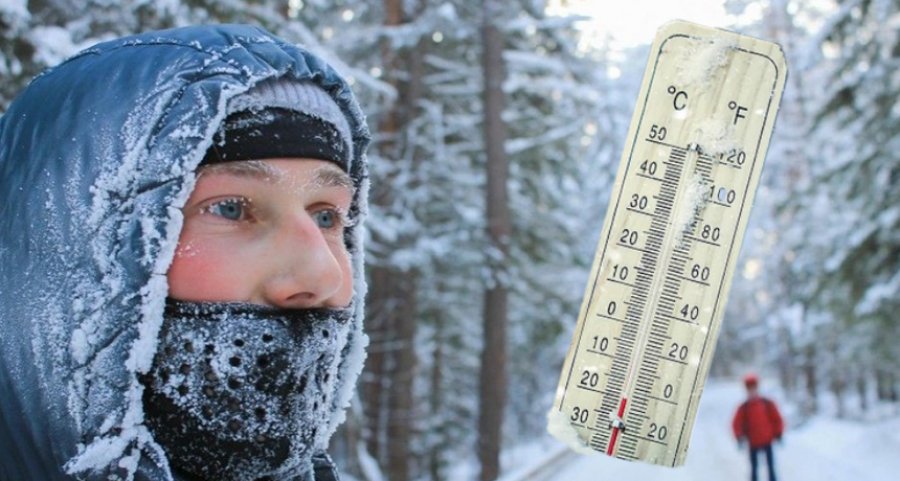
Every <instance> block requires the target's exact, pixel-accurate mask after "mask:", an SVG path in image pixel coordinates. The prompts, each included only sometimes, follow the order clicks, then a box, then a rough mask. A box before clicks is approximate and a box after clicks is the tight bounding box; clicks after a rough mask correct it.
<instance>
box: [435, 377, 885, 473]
mask: <svg viewBox="0 0 900 481" xmlns="http://www.w3.org/2000/svg"><path fill="white" fill-rule="evenodd" d="M763 394H764V395H768V396H770V397H771V398H772V399H774V400H775V401H776V402H777V403H779V405H780V406H781V407H782V410H783V413H784V414H785V417H786V422H787V427H788V430H787V432H786V433H785V435H784V438H783V441H782V442H780V443H776V444H775V446H774V451H775V462H776V470H777V474H778V475H779V478H781V479H787V480H790V481H847V480H866V481H887V480H889V479H896V473H897V472H898V471H900V457H897V455H896V454H897V453H898V452H900V416H898V415H897V414H898V413H896V411H895V412H894V413H893V415H890V413H882V414H881V415H882V416H883V417H884V416H886V417H887V419H881V420H879V419H872V420H837V419H834V418H830V417H827V416H818V417H814V418H810V419H807V420H805V421H804V422H801V421H800V420H798V419H796V417H797V416H796V414H794V412H795V410H794V409H792V406H791V405H789V404H786V403H785V402H784V400H782V399H781V398H780V393H778V392H773V393H767V392H766V390H765V389H763ZM743 396H744V392H743V388H742V387H741V386H740V385H739V383H736V382H723V381H721V380H711V381H709V382H708V383H707V386H706V389H705V390H704V392H703V397H702V398H701V403H700V408H699V410H698V413H697V421H696V424H695V425H694V432H693V435H692V437H691V446H690V448H689V449H688V454H687V460H686V462H685V465H684V466H683V467H680V468H668V467H661V466H654V465H650V464H644V463H636V462H628V461H623V460H619V459H615V458H610V457H607V456H605V455H600V454H596V455H590V456H579V455H576V454H574V453H571V452H569V453H568V454H561V452H560V447H561V446H562V445H561V443H559V442H556V443H554V442H553V441H548V439H539V440H536V441H534V442H529V443H524V444H523V445H522V446H520V447H518V448H516V449H510V450H509V452H508V453H507V454H509V455H510V456H509V457H507V458H505V459H504V464H503V466H504V475H503V476H501V478H500V481H597V480H598V479H635V480H637V479H641V480H649V479H660V480H666V481H696V480H741V479H748V478H749V477H750V472H749V471H750V467H749V460H748V459H747V452H746V451H745V450H742V449H740V448H739V447H738V445H737V443H736V442H735V440H734V438H733V437H732V434H731V419H732V416H733V414H734V410H735V409H736V408H737V406H738V405H739V404H740V403H741V402H742V401H743ZM563 449H565V448H563ZM548 462H549V465H548V464H547V463H548ZM541 468H544V469H541ZM760 469H761V472H760V479H767V478H766V477H765V475H766V473H765V468H764V466H761V467H760ZM460 472H462V471H460ZM463 479H464V478H462V477H453V478H451V481H463Z"/></svg>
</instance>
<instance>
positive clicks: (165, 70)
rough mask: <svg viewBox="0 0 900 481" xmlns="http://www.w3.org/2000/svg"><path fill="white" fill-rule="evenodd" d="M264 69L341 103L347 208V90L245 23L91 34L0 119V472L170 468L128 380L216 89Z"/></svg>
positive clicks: (88, 473) (353, 361) (347, 365)
mask: <svg viewBox="0 0 900 481" xmlns="http://www.w3.org/2000/svg"><path fill="white" fill-rule="evenodd" d="M281 77H285V78H293V79H297V80H311V81H313V82H315V83H316V84H318V85H319V86H321V87H322V88H323V89H324V90H325V91H326V92H328V93H330V94H331V95H332V96H333V98H334V99H335V100H336V102H337V103H338V105H339V106H340V108H341V110H342V111H343V112H344V114H345V116H346V118H347V121H348V123H349V125H350V129H351V135H352V137H353V144H354V145H353V147H354V149H353V150H354V154H353V159H352V161H351V164H350V166H349V170H350V173H351V177H353V179H354V180H355V182H356V184H357V185H356V187H357V189H356V196H357V198H356V199H355V200H354V205H355V208H357V209H359V211H360V212H359V214H358V215H359V216H360V217H361V216H363V215H364V214H365V195H366V190H367V180H366V179H367V176H366V164H365V159H364V152H365V149H366V145H367V144H368V140H369V137H368V131H367V129H366V125H365V121H364V118H363V116H362V114H361V113H360V110H359V107H358V106H357V104H356V101H355V100H354V98H353V96H352V94H351V92H350V89H349V87H348V85H347V84H346V83H345V82H344V80H342V79H341V78H340V76H339V75H338V74H337V73H336V72H335V71H334V70H333V69H332V68H331V67H330V66H328V65H327V64H326V63H325V62H323V61H322V60H321V59H319V58H317V57H316V56H314V55H312V54H310V53H309V52H307V51H305V50H303V49H301V48H298V47H295V46H293V45H290V44H287V43H285V42H283V41H282V40H279V39H278V38H275V37H273V36H272V35H270V34H269V33H267V32H265V31H263V30H261V29H258V28H254V27H248V26H235V25H227V26H203V27H189V28H182V29H173V30H167V31H160V32H153V33H148V34H144V35H138V36H133V37H129V38H124V39H119V40H115V41H110V42H106V43H102V44H100V45H97V46H96V47H93V48H90V49H88V50H86V51H84V52H82V53H80V54H78V55H76V56H75V57H73V58H71V59H69V60H67V61H65V62H64V63H62V64H61V65H59V66H57V67H55V68H53V69H50V70H49V71H47V72H45V73H44V74H42V75H40V76H39V77H37V78H36V79H35V80H33V81H32V83H31V85H30V86H29V87H28V88H27V89H26V90H25V91H23V93H22V94H21V95H20V96H19V97H18V98H17V99H16V100H15V101H14V102H13V103H12V105H11V106H10V107H9V110H8V111H7V112H5V114H4V115H3V116H2V117H0V336H2V338H0V480H2V481H57V480H70V479H90V480H95V479H96V480H100V479H103V480H106V479H122V480H131V479H135V480H171V479H174V478H173V475H172V474H171V472H170V470H169V468H168V463H167V460H166V457H165V453H164V451H163V450H162V449H161V448H160V446H159V445H158V444H157V443H156V442H155V441H154V440H153V437H152V436H151V434H150V432H149V431H148V430H147V429H146V427H145V426H144V424H143V409H142V406H141V392H142V387H141V384H140V383H139V381H138V374H139V373H143V372H146V371H147V370H148V368H149V367H150V365H151V363H152V359H153V355H154V353H155V347H156V336H157V333H158V331H159V327H160V324H161V322H162V312H163V308H164V298H165V296H166V292H167V283H166V276H165V273H166V271H167V270H168V266H169V264H170V262H171V260H172V257H173V253H174V248H175V243H176V241H177V239H178V234H179V230H180V226H181V214H180V208H181V207H182V205H183V204H184V202H185V201H186V199H187V197H188V194H189V193H190V190H191V188H192V187H193V184H194V177H195V174H194V171H195V169H196V167H197V165H198V163H199V162H200V161H201V159H202V157H203V155H204V153H205V152H206V150H207V148H208V147H209V146H210V145H211V142H212V137H213V133H214V132H215V131H216V129H217V128H218V126H219V125H220V123H221V121H222V119H223V118H224V116H225V107H226V103H227V101H228V99H229V98H232V97H234V96H235V95H238V94H241V93H243V92H245V91H247V90H248V89H249V88H250V87H251V86H253V85H254V84H256V83H258V82H261V81H263V80H266V79H271V78H281ZM360 230H361V229H360ZM361 239H362V234H361V232H360V231H359V230H354V231H353V232H351V233H350V234H349V235H348V244H349V247H350V254H351V257H352V262H353V268H354V276H355V278H354V289H355V290H354V292H355V296H356V297H357V299H356V302H355V303H354V306H355V308H356V310H357V312H356V316H355V319H354V320H353V323H352V327H351V329H349V331H348V334H347V339H346V344H345V348H344V353H345V357H344V360H343V361H342V364H341V367H340V373H341V376H340V378H341V385H340V386H339V392H338V395H337V396H336V397H335V399H336V401H335V405H334V406H333V408H334V409H333V412H334V415H333V416H332V418H331V419H326V420H323V425H324V426H323V428H326V429H328V430H329V431H328V432H333V431H334V429H335V428H336V427H337V425H338V424H340V423H341V422H342V421H343V418H344V408H345V406H346V405H347V404H348V402H349V398H350V396H351V393H352V387H353V385H354V384H355V380H356V377H357V375H358V374H359V371H360V369H361V368H362V359H363V357H364V354H363V347H364V344H365V342H366V339H365V335H364V334H363V333H362V309H363V303H362V302H361V300H362V296H363V295H364V293H365V284H364V282H363V277H362V272H363V269H362V262H363V259H362V241H361ZM324 447H325V446H320V448H322V449H324ZM325 470H327V469H325V467H323V468H322V471H325ZM317 471H319V470H317Z"/></svg>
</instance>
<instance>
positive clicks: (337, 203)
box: [167, 159, 353, 308]
mask: <svg viewBox="0 0 900 481" xmlns="http://www.w3.org/2000/svg"><path fill="white" fill-rule="evenodd" d="M352 197H353V185H352V182H351V181H350V178H349V176H348V175H347V174H346V173H345V172H343V171H342V170H341V169H340V168H338V167H337V166H335V165H334V164H333V163H331V162H327V161H322V160H313V159H272V160H261V161H247V162H227V163H222V164H215V165H210V166H206V167H204V168H202V169H201V171H200V173H199V175H198V178H197V184H196V186H195V187H194V190H193V192H192V193H191V196H190V198H189V199H188V201H187V204H186V205H185V206H184V209H183V212H184V225H183V227H182V229H181V235H180V237H179V240H178V246H177V248H176V251H175V258H174V259H173V261H172V265H171V266H170V267H169V272H168V274H167V276H168V280H169V296H170V297H172V298H174V299H179V300H183V301H219V302H226V301H228V302H249V303H254V304H262V305H269V306H274V307H281V308H314V307H346V306H347V305H349V303H350V301H351V298H352V296H353V279H352V271H351V265H350V257H349V254H348V253H347V248H346V246H345V244H344V229H345V228H346V227H348V226H347V225H346V223H347V212H348V210H349V208H350V203H351V201H352Z"/></svg>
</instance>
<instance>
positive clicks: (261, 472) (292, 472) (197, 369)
mask: <svg viewBox="0 0 900 481" xmlns="http://www.w3.org/2000/svg"><path fill="white" fill-rule="evenodd" d="M351 316H352V311H351V310H350V309H304V310H282V309H272V308H268V307H263V306H256V305H249V304H235V303H192V302H181V301H173V300H169V301H168V303H167V306H166V311H165V316H164V320H163V325H162V329H161V332H160V337H159V347H158V349H157V352H156V356H155V358H154V360H153V367H152V368H151V370H150V372H149V373H148V374H147V375H145V376H144V377H143V378H142V383H143V384H144V386H145V388H146V389H145V392H144V410H145V412H146V424H147V426H148V428H149V429H150V431H151V432H152V433H153V435H154V437H155V439H156V440H157V441H158V442H159V443H160V444H161V445H162V446H163V448H164V449H165V451H166V454H167V455H168V456H169V461H170V463H171V465H172V466H173V467H174V468H175V469H176V470H178V471H182V472H185V473H188V474H190V475H194V476H199V477H200V478H202V479H210V480H212V479H215V480H223V481H250V480H255V479H259V478H263V477H268V478H270V479H275V480H280V479H292V478H294V477H296V476H298V475H301V474H303V473H304V472H306V471H307V470H308V469H309V468H310V458H311V457H312V455H313V451H314V450H316V449H317V448H319V447H321V446H323V445H324V444H325V442H327V439H324V438H325V437H326V436H327V435H328V433H327V432H325V431H327V428H326V426H325V425H324V424H325V423H326V421H327V420H328V419H329V418H330V416H331V410H332V406H333V397H334V394H335V389H336V388H335V385H336V377H337V371H338V365H339V364H340V361H341V350H342V348H343V344H344V340H345V339H346V332H347V329H348V326H349V320H350V318H351Z"/></svg>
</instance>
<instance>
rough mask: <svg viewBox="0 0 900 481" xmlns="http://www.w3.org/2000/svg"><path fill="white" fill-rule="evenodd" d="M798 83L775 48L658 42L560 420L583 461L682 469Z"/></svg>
mask: <svg viewBox="0 0 900 481" xmlns="http://www.w3.org/2000/svg"><path fill="white" fill-rule="evenodd" d="M786 74H787V69H786V65H785V61H784V55H783V53H782V51H781V48H780V47H779V46H778V45H777V44H774V43H770V42H766V41H762V40H759V39H755V38H751V37H747V36H743V35H738V34H735V33H732V32H728V31H724V30H718V29H712V28H707V27H703V26H700V25H696V24H693V23H688V22H684V21H673V22H670V23H668V24H666V25H664V26H663V27H661V28H660V29H659V31H658V32H657V35H656V38H655V40H654V42H653V45H652V47H651V50H650V58H649V61H648V63H647V68H646V71H645V73H644V79H643V83H642V85H641V90H640V94H639V96H638V101H637V104H636V106H635V112H634V116H633V118H632V121H631V127H630V128H629V131H628V137H627V140H626V146H625V152H624V153H623V155H622V159H621V162H620V165H619V170H618V173H617V174H616V181H615V185H614V187H613V191H612V197H611V199H610V203H609V210H608V212H607V214H606V220H605V223H604V225H603V231H602V234H601V237H600V242H599V245H598V247H597V252H596V256H595V259H594V263H593V267H592V269H591V274H590V279H589V282H588V286H587V289H586V292H585V296H584V299H583V301H582V306H581V311H580V313H579V316H578V325H577V327H576V329H575V333H574V338H573V340H572V344H571V346H570V348H569V352H568V355H567V356H566V360H565V363H564V364H563V369H562V374H561V376H560V380H559V387H558V388H557V390H556V400H555V402H554V405H553V407H552V408H551V410H550V413H549V414H548V430H549V431H550V432H551V434H553V435H554V436H556V437H557V438H559V439H560V440H562V441H564V442H566V443H567V444H568V445H569V446H570V447H572V448H573V449H575V450H577V451H579V452H600V453H604V454H607V455H609V456H614V457H616V458H620V459H626V460H640V461H644V462H648V463H653V464H659V465H666V466H680V465H682V464H683V463H684V459H685V456H686V452H687V447H688V443H689V441H690V435H691V428H692V426H693V424H694V418H695V416H696V413H697V405H698V403H699V401H700V394H701V392H702V391H703V385H704V383H705V381H706V376H707V373H708V371H709V366H710V361H711V360H712V356H713V350H714V347H715V344H716V338H717V337H718V333H719V325H720V323H721V320H722V314H723V313H724V311H725V300H726V297H727V294H728V291H729V287H730V285H731V279H732V276H733V274H734V270H735V263H736V262H737V258H738V253H739V251H740V246H741V241H742V239H743V237H744V230H745V228H746V226H747V219H748V217H749V214H750V207H751V204H752V202H753V197H754V193H755V191H756V186H757V183H758V182H759V176H760V171H761V170H762V166H763V159H764V158H765V154H766V149H767V147H768V145H769V139H770V137H771V134H772V127H773V125H774V123H775V115H776V113H777V112H778V105H779V102H780V100H781V93H782V90H783V89H784V82H785V76H786Z"/></svg>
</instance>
